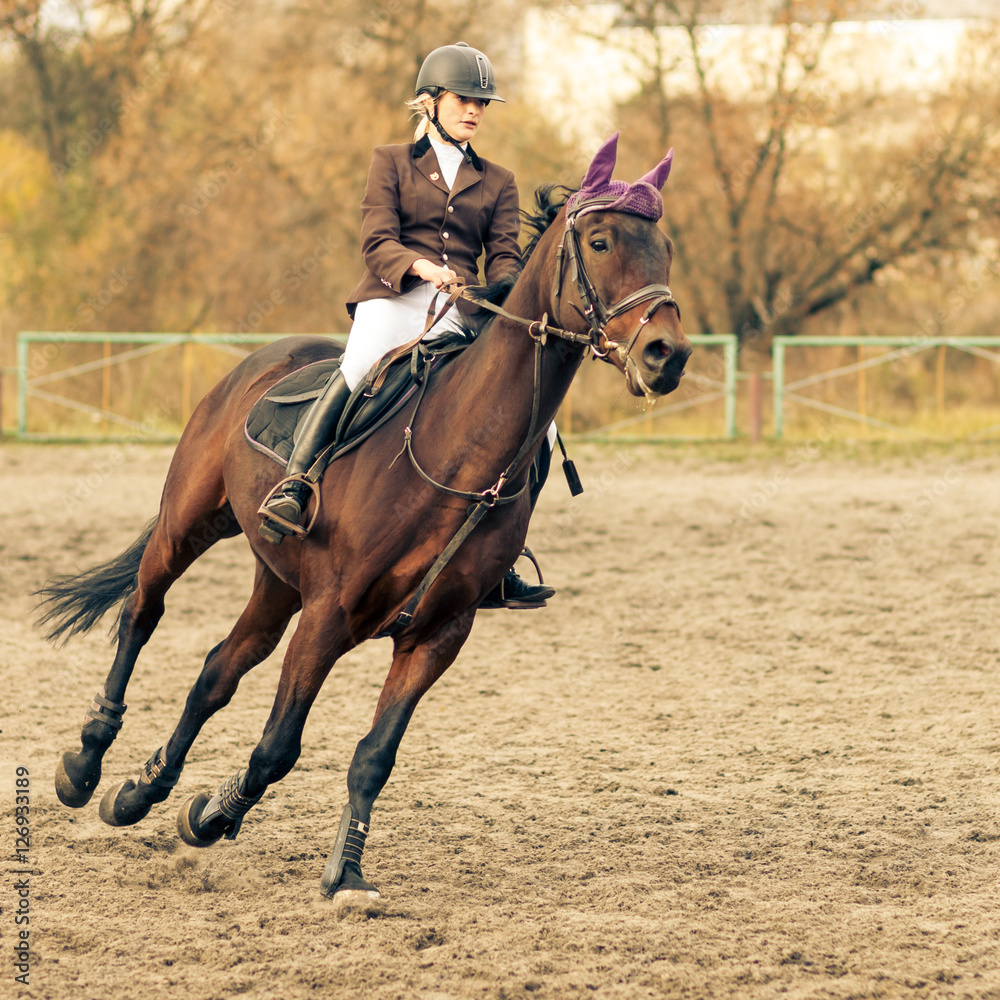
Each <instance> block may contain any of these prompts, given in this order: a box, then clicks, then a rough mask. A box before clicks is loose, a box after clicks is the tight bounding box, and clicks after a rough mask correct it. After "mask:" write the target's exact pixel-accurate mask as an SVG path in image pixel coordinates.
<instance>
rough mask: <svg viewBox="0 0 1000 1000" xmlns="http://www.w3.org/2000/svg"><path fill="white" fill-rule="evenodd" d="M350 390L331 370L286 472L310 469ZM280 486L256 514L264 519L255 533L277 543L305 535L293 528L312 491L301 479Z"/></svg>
mask: <svg viewBox="0 0 1000 1000" xmlns="http://www.w3.org/2000/svg"><path fill="white" fill-rule="evenodd" d="M350 395H351V390H350V389H349V388H348V387H347V383H346V382H345V381H344V376H343V375H342V374H341V372H340V369H339V368H338V369H337V371H336V372H335V373H334V375H333V377H332V378H331V379H330V381H329V382H328V383H327V386H326V388H325V389H324V390H323V395H321V396H320V397H319V398H318V399H317V400H316V402H315V403H313V405H312V406H311V407H310V408H309V412H308V413H307V414H306V417H305V420H303V421H302V426H301V427H299V431H298V434H297V435H296V438H295V446H294V447H293V448H292V454H291V455H290V456H289V458H288V465H287V466H286V468H285V471H286V472H287V473H288V475H289V476H302V475H304V474H305V473H306V472H308V471H309V468H310V467H311V466H312V464H313V462H314V461H315V460H316V456H317V455H318V454H319V452H320V451H322V449H323V448H325V447H326V446H327V445H328V444H329V443H330V440H331V439H332V438H333V435H334V433H335V432H336V430H337V423H338V422H339V421H340V415H341V414H342V413H343V411H344V406H345V405H346V403H347V400H348V399H349V398H350ZM279 486H280V487H281V489H279V490H278V491H277V492H275V493H274V494H273V495H272V496H271V497H270V499H268V500H266V501H265V502H264V504H263V506H262V507H261V508H260V511H258V513H259V514H260V516H261V518H262V519H263V520H262V522H261V525H260V527H259V528H258V529H257V532H258V534H259V535H260V537H261V538H263V539H264V540H265V541H268V542H271V543H272V544H274V545H280V544H281V543H282V542H283V541H284V539H285V536H286V535H293V534H296V535H300V536H304V535H305V532H303V531H302V530H301V529H299V530H298V531H296V530H294V528H293V527H292V526H293V525H295V526H298V524H299V522H300V521H301V519H302V512H303V511H304V510H305V507H306V504H307V503H308V502H309V494H310V493H311V492H312V490H311V488H310V486H309V484H308V483H306V482H304V481H303V480H302V479H291V480H289V481H287V482H283V483H279Z"/></svg>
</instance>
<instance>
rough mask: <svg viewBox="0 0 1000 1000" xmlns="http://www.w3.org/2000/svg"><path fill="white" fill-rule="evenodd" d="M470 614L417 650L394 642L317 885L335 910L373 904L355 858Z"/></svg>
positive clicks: (375, 894) (462, 636)
mask: <svg viewBox="0 0 1000 1000" xmlns="http://www.w3.org/2000/svg"><path fill="white" fill-rule="evenodd" d="M474 618H475V611H474V610H470V611H467V612H465V613H464V614H462V615H460V616H458V617H456V618H454V619H451V620H450V621H448V622H447V623H446V624H445V625H444V626H443V627H441V628H440V629H439V630H438V631H437V632H436V633H435V634H434V635H433V636H432V637H431V638H430V639H428V640H426V641H425V642H422V643H420V644H419V645H413V644H412V640H409V641H407V640H401V641H398V642H397V644H396V647H395V649H394V652H393V660H392V666H391V668H390V669H389V675H388V677H387V678H386V681H385V684H384V685H383V687H382V693H381V695H380V696H379V700H378V705H377V707H376V709H375V718H374V720H373V722H372V727H371V730H370V731H369V733H368V735H367V736H365V737H364V739H362V740H361V742H360V743H358V746H357V749H356V750H355V752H354V758H353V759H352V760H351V766H350V768H349V770H348V772H347V795H348V801H347V805H346V806H345V807H344V811H343V813H342V815H341V819H340V828H339V830H338V832H337V839H336V841H335V843H334V848H333V851H332V853H331V855H330V859H329V861H328V862H327V866H326V870H325V871H324V872H323V877H322V879H321V880H320V888H321V890H322V891H323V894H324V895H326V896H331V897H333V899H334V900H335V901H336V902H337V904H338V905H352V904H355V903H360V904H364V903H366V902H369V901H371V900H375V899H378V895H379V894H378V890H377V889H376V888H375V886H374V885H372V884H371V883H370V882H368V881H367V880H366V879H365V877H364V875H363V874H362V871H361V855H362V852H363V851H364V847H365V840H366V838H367V836H368V830H369V824H370V822H371V811H372V805H373V804H374V802H375V799H376V798H377V797H378V795H379V792H381V791H382V789H383V788H384V787H385V783H386V782H387V781H388V780H389V775H390V774H391V772H392V768H393V765H394V764H395V763H396V751H397V750H398V748H399V744H400V741H401V740H402V738H403V734H404V733H405V732H406V727H407V725H408V724H409V721H410V718H411V717H412V715H413V712H414V709H415V708H416V707H417V702H419V701H420V699H421V697H422V696H423V695H424V693H425V692H426V691H427V690H428V689H429V688H430V687H431V685H432V684H433V683H434V682H435V681H436V680H437V679H438V678H439V677H440V676H441V675H442V674H443V673H444V672H445V670H447V669H448V667H449V666H451V664H452V663H454V661H455V658H456V657H457V656H458V653H459V650H460V649H461V648H462V645H463V644H464V642H465V640H466V639H467V638H468V636H469V632H470V631H471V629H472V622H473V619H474Z"/></svg>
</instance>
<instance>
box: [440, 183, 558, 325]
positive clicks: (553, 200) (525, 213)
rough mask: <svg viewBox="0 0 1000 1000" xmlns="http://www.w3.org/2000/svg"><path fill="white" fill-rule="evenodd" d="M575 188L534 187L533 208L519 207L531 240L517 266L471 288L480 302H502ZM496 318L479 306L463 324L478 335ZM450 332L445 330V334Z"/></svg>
mask: <svg viewBox="0 0 1000 1000" xmlns="http://www.w3.org/2000/svg"><path fill="white" fill-rule="evenodd" d="M575 190H576V189H575V188H568V187H565V186H564V185H562V184H543V185H541V187H538V188H535V205H534V208H533V209H530V210H529V209H524V208H522V209H521V210H520V215H521V222H522V223H523V225H524V226H525V227H526V228H527V229H528V231H529V232H530V234H531V235H530V236H529V237H528V242H527V243H526V244H525V245H524V249H523V250H522V251H521V260H520V262H519V264H518V266H517V267H516V268H515V269H514V270H512V271H509V272H508V273H507V274H505V275H504V276H503V277H502V278H499V279H498V280H497V281H493V282H490V284H488V285H486V286H485V287H484V288H482V289H480V290H478V291H472V290H471V289H470V296H471V297H473V298H475V299H477V300H479V301H480V302H490V303H492V304H493V305H496V306H499V305H503V303H504V302H505V301H506V300H507V296H508V295H509V294H510V290H511V289H512V288H513V287H514V283H515V282H516V281H517V279H518V278H519V277H520V276H521V272H522V271H523V270H524V266H525V265H526V264H527V263H528V261H529V259H530V258H531V255H532V254H533V253H534V252H535V248H536V247H537V246H538V241H539V240H540V239H541V238H542V235H543V234H544V233H545V231H546V230H547V229H548V228H549V226H551V225H552V223H553V222H554V221H555V218H556V216H557V215H558V214H559V212H560V211H561V210H562V208H563V206H564V205H565V204H566V202H567V201H568V200H569V196H570V195H571V194H573V193H574V191H575ZM494 318H495V316H494V314H493V313H492V312H490V311H489V310H488V309H479V310H477V311H476V312H474V313H473V314H472V315H471V316H463V317H462V320H463V323H462V325H463V327H464V334H465V336H467V337H470V338H475V337H476V336H478V335H479V334H480V333H481V332H482V330H483V329H484V328H485V327H486V325H487V324H488V323H489V322H490V320H492V319H494ZM447 336H448V335H447V334H446V335H445V337H447ZM459 336H461V335H459ZM441 342H442V343H444V342H445V338H442V340H441Z"/></svg>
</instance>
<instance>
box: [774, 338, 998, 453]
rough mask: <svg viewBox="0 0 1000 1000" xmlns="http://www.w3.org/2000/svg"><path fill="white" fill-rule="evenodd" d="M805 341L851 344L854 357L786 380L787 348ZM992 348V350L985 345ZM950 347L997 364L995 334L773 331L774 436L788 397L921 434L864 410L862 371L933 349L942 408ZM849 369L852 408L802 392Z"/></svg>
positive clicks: (781, 429)
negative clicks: (881, 351)
mask: <svg viewBox="0 0 1000 1000" xmlns="http://www.w3.org/2000/svg"><path fill="white" fill-rule="evenodd" d="M810 347H836V348H855V349H856V350H857V351H858V360H857V361H855V362H853V363H851V364H847V365H838V366H835V367H833V368H829V369H825V370H823V371H813V372H810V374H809V375H807V376H805V377H803V378H798V379H794V380H792V381H788V380H787V379H786V370H787V361H788V352H789V351H794V350H798V349H804V348H810ZM872 348H881V349H887V353H884V354H879V355H877V356H871V357H869V356H866V352H867V351H868V350H870V349H872ZM989 348H993V350H989ZM949 349H952V350H956V351H959V352H963V353H965V354H970V355H973V356H974V357H978V358H983V359H985V360H987V361H989V362H991V363H993V364H995V365H996V364H1000V337H925V336H918V337H775V338H774V342H773V351H772V355H773V366H774V367H773V371H772V376H771V377H772V379H773V382H774V436H775V437H776V438H781V437H783V436H784V435H785V422H786V421H785V416H786V407H787V405H788V404H789V403H794V404H797V405H799V406H804V407H808V408H810V409H813V410H818V411H821V412H823V413H825V414H828V415H830V416H833V417H838V418H844V419H847V420H850V421H853V422H855V423H857V424H859V425H861V426H863V427H866V428H875V429H878V430H880V431H889V432H893V433H901V434H904V435H909V436H911V437H915V436H924V435H922V434H921V432H919V431H916V430H914V429H913V428H911V427H907V426H905V425H903V424H900V423H898V422H893V421H889V420H883V419H880V418H878V417H875V416H872V415H871V414H870V413H869V412H868V406H867V391H866V379H865V373H866V372H868V371H870V370H872V369H875V368H878V367H880V366H885V365H892V364H896V363H898V362H900V361H901V360H903V359H905V358H909V357H912V356H914V355H917V354H920V353H922V352H924V351H932V350H936V351H937V360H936V365H935V379H934V380H935V387H934V396H935V400H936V408H937V410H938V412H939V413H942V412H943V411H944V409H945V358H946V352H947V351H948V350H949ZM846 375H853V376H854V377H855V378H856V379H857V400H858V402H857V408H856V409H851V408H849V407H845V406H837V405H835V404H833V403H830V402H828V401H826V400H821V399H816V398H815V397H812V396H806V395H804V394H803V393H802V390H803V389H807V388H810V387H813V386H818V385H823V384H824V383H827V384H828V383H830V382H831V381H832V380H833V379H837V378H841V377H843V376H846ZM998 430H1000V424H993V425H991V426H986V427H979V428H977V429H976V430H975V431H974V432H970V433H967V434H964V435H959V436H964V437H985V436H989V435H991V434H994V433H996V432H997V431H998Z"/></svg>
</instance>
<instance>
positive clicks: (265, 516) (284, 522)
mask: <svg viewBox="0 0 1000 1000" xmlns="http://www.w3.org/2000/svg"><path fill="white" fill-rule="evenodd" d="M289 483H303V484H304V485H305V486H308V487H309V490H310V492H311V493H312V495H313V496H314V497H315V499H316V506H315V507H314V508H313V512H312V517H310V518H309V523H308V524H306V525H305V526H303V525H301V524H296V523H295V522H293V521H289V520H288V518H285V517H282V516H281V515H280V514H275V513H274V511H272V510H269V509H268V506H267V505H268V504H269V503H270V502H271V501H272V500H273V499H274V498H275V497H276V496H277V495H278V494H279V493H283V492H284V491H285V487H286V486H288V484H289ZM308 505H309V501H308V500H307V501H306V502H305V503H304V504H303V505H302V509H303V510H305V509H306V507H307V506H308ZM319 505H320V492H319V483H315V482H313V481H312V480H311V479H309V478H308V477H307V476H306V474H305V473H302V472H297V473H295V475H292V476H286V477H285V478H284V479H281V480H279V481H278V482H277V483H276V484H275V485H274V488H273V489H272V490H271V491H270V492H269V493H268V494H267V496H266V497H264V501H263V503H261V505H260V507H258V508H257V514H258V515H259V516H260V518H261V519H262V520H261V525H260V527H259V528H258V529H257V531H258V534H260V536H261V537H262V538H265V539H266V540H267V541H269V542H273V543H274V544H275V545H280V544H281V542H282V541H283V539H284V537H285V536H287V535H294V536H295V537H296V538H305V537H306V535H308V534H309V532H310V531H312V528H313V525H314V524H315V523H316V518H317V517H318V516H319ZM273 536H277V538H275V537H273Z"/></svg>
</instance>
